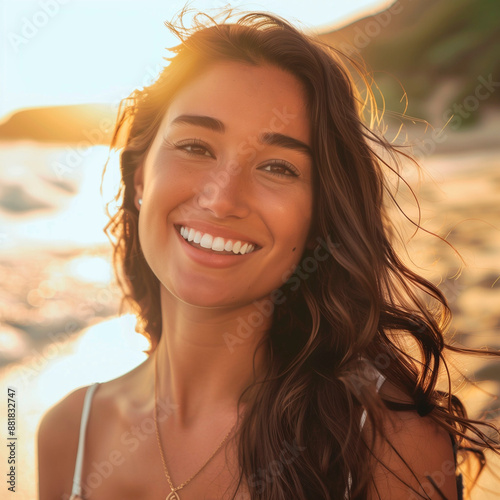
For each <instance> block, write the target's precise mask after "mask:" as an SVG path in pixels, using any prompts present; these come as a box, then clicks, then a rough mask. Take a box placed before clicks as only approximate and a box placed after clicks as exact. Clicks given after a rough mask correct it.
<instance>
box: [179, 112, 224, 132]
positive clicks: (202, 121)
mask: <svg viewBox="0 0 500 500" xmlns="http://www.w3.org/2000/svg"><path fill="white" fill-rule="evenodd" d="M180 124H186V125H196V126H198V127H205V128H208V129H210V130H213V131H214V132H220V133H224V132H225V131H226V127H225V126H224V124H223V123H222V122H221V121H220V120H217V119H216V118H212V117H211V116H201V115H179V116H177V117H176V118H174V119H173V120H172V122H171V123H170V125H180Z"/></svg>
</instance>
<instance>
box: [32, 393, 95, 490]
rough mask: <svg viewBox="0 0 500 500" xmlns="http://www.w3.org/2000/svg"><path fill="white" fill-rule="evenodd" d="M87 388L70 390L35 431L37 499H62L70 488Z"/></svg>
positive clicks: (46, 414) (48, 412)
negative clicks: (38, 496)
mask: <svg viewBox="0 0 500 500" xmlns="http://www.w3.org/2000/svg"><path fill="white" fill-rule="evenodd" d="M87 389H88V387H87V386H86V387H81V388H79V389H76V390H74V391H72V392H71V393H69V394H68V395H67V396H65V397H64V398H63V399H62V400H60V401H59V402H58V403H56V404H55V405H54V406H52V407H51V408H50V409H49V410H48V411H47V412H45V414H44V416H43V417H42V419H41V421H40V423H39V425H38V430H37V448H38V450H37V455H38V480H39V494H40V500H43V499H44V498H47V499H48V498H61V497H62V495H63V494H64V493H65V492H67V491H68V488H69V490H70V489H71V482H72V477H73V473H74V467H75V461H76V452H77V449H78V438H79V432H80V421H81V416H82V409H83V400H84V398H85V393H86V392H87Z"/></svg>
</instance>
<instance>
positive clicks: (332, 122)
mask: <svg viewBox="0 0 500 500" xmlns="http://www.w3.org/2000/svg"><path fill="white" fill-rule="evenodd" d="M183 15H184V11H183V12H182V13H181V14H180V15H179V17H178V18H177V19H176V20H175V21H174V22H170V23H166V24H167V26H168V28H169V29H170V30H171V31H172V32H173V33H175V34H176V35H177V36H178V37H179V39H180V41H181V43H180V44H179V45H177V46H176V47H174V48H172V49H170V50H171V51H172V52H173V53H174V55H173V56H172V57H170V58H167V60H168V61H169V62H168V64H167V65H166V67H165V68H164V69H163V71H162V72H161V74H160V75H159V77H158V79H157V80H156V81H155V82H154V83H152V84H151V85H149V86H147V87H145V88H143V89H140V90H136V91H134V92H133V94H132V95H131V96H130V97H129V98H128V99H126V100H125V101H124V102H123V103H122V106H121V108H120V111H119V117H118V121H117V125H116V129H115V132H114V137H113V141H112V148H115V149H119V148H122V151H121V155H120V168H121V178H122V183H121V187H120V191H119V193H118V194H117V196H116V200H117V201H119V208H118V210H117V212H116V213H115V214H114V215H112V216H111V220H110V222H109V223H108V224H107V226H106V228H105V230H106V231H107V233H108V235H109V236H110V239H111V240H112V243H113V246H114V264H115V271H116V274H117V277H118V280H119V283H120V286H121V288H122V290H123V294H124V304H126V305H128V306H129V307H130V308H132V310H133V311H134V312H135V313H136V315H137V318H138V322H137V328H136V329H137V331H138V332H140V333H142V334H144V335H145V336H146V337H147V338H148V339H149V342H150V349H149V350H148V351H147V352H148V354H151V353H152V352H153V351H154V349H155V348H156V346H157V344H158V341H159V339H160V336H161V328H162V318H161V308H160V300H159V297H160V291H159V281H158V279H157V277H156V276H155V275H154V274H153V272H152V270H151V269H150V267H149V266H148V263H147V262H146V260H145V258H144V256H143V254H142V252H141V247H140V242H139V238H138V231H137V228H138V211H137V208H136V206H135V204H134V195H135V192H134V183H133V177H134V172H135V170H136V168H137V167H138V165H139V164H140V162H141V161H142V160H143V159H144V157H145V155H146V153H147V150H148V147H149V146H150V144H151V143H152V141H153V138H154V137H155V135H156V133H157V131H158V127H159V124H160V122H161V119H162V117H163V116H164V113H165V111H166V109H167V108H168V106H169V104H170V103H171V102H172V99H173V98H174V97H175V95H176V93H177V92H178V91H179V89H181V88H182V87H183V86H184V85H185V84H186V83H187V82H189V81H190V79H192V78H194V77H195V76H196V75H199V74H200V73H201V72H203V71H204V70H205V69H206V68H209V67H210V66H212V65H213V64H215V63H217V62H219V61H237V62H243V63H247V64H250V65H260V64H264V63H267V64H272V65H275V66H277V67H278V68H282V69H284V70H286V71H288V72H289V73H291V74H292V75H294V76H295V77H296V78H297V79H298V80H299V81H300V82H302V83H303V85H304V87H305V89H306V92H307V100H308V101H307V105H308V112H309V117H310V123H312V124H313V129H312V136H311V137H312V143H311V149H312V151H313V161H314V169H313V170H314V172H313V196H314V207H313V221H314V222H313V228H312V230H313V234H314V235H315V237H316V241H317V242H318V244H320V243H322V244H323V246H326V247H327V248H328V250H329V257H328V258H327V259H322V260H319V259H318V258H316V257H315V254H314V249H309V248H308V249H306V250H305V251H304V254H303V256H302V260H301V263H302V264H301V265H303V269H306V270H309V271H308V272H307V273H306V275H305V277H304V271H303V270H302V274H301V275H299V274H297V272H295V273H294V274H293V275H292V276H290V278H289V279H288V281H287V282H286V283H284V284H283V286H282V287H281V289H280V290H281V291H282V293H283V296H284V297H285V298H286V300H282V301H280V303H279V304H278V303H276V304H275V308H274V312H273V322H272V326H271V328H270V330H269V332H268V335H267V336H266V337H265V338H264V339H263V341H262V343H261V345H260V346H259V348H264V349H267V351H268V352H269V359H270V362H269V367H268V372H267V373H266V375H265V378H264V379H263V380H260V381H259V382H258V383H256V384H254V385H253V386H252V387H249V388H248V389H247V391H248V393H247V394H250V393H252V395H253V396H252V397H253V398H254V401H256V404H253V405H251V406H250V408H249V409H248V410H247V411H246V413H245V414H244V417H243V419H242V421H241V423H240V426H239V429H240V431H239V435H238V438H239V441H238V450H239V466H240V477H239V481H240V482H242V481H245V482H246V484H248V488H249V491H250V494H251V498H252V499H267V500H271V499H272V500H284V499H290V498H294V499H304V500H305V499H309V500H311V499H313V500H319V499H341V498H344V495H345V493H346V492H348V497H349V498H352V499H362V498H366V497H367V495H368V491H369V489H370V488H371V482H372V471H373V456H372V452H371V450H373V446H374V443H375V439H376V436H380V435H382V434H383V432H382V431H381V429H382V422H381V413H380V410H381V404H382V403H384V404H385V405H386V407H389V409H391V410H408V409H414V410H415V411H417V412H418V413H419V414H420V415H422V416H423V415H428V416H429V417H430V418H431V419H432V420H433V421H434V422H436V423H437V424H438V425H439V426H441V427H442V428H444V429H446V431H447V432H448V433H449V434H450V436H451V438H452V441H453V443H454V446H455V450H456V451H458V453H459V455H463V456H464V457H465V458H467V457H469V459H470V458H471V456H472V457H473V456H476V457H477V458H478V459H479V462H480V468H481V467H482V465H483V464H484V453H483V451H482V450H483V449H485V448H490V449H496V448H497V447H498V440H497V434H496V431H495V429H494V428H493V426H490V427H488V425H489V424H484V423H483V424H481V422H477V421H472V420H470V419H468V418H467V414H466V411H465V409H464V406H463V405H462V403H461V402H460V401H459V399H457V397H456V396H454V395H453V394H452V390H451V381H450V376H449V374H448V375H447V379H446V380H447V381H448V388H449V389H448V390H447V391H444V390H438V388H437V383H438V377H439V376H440V374H441V373H442V372H443V371H444V373H445V374H447V372H448V369H447V366H446V362H445V359H444V356H443V353H444V351H445V350H446V349H452V350H455V351H462V349H461V348H459V347H456V346H451V345H448V344H446V342H445V340H444V333H445V331H446V330H447V328H448V324H449V321H450V310H449V307H448V305H447V302H446V299H445V297H444V296H443V294H442V293H441V291H440V290H439V289H438V288H437V287H436V286H434V285H433V284H432V283H430V282H429V281H427V280H425V279H424V278H422V277H421V276H419V275H418V274H416V273H415V272H413V271H412V270H410V269H409V268H408V267H406V266H405V265H404V264H403V262H402V260H401V259H400V258H399V257H398V255H397V254H396V252H395V250H394V241H393V239H394V231H393V227H392V223H391V220H390V219H389V217H388V215H387V204H386V203H385V202H386V200H390V199H391V197H392V196H393V195H392V194H391V188H390V187H389V185H388V182H387V174H391V175H393V174H396V175H399V173H398V172H399V170H398V167H397V165H398V157H400V155H401V154H403V155H405V154H404V153H401V152H400V150H397V149H396V148H395V147H393V146H392V145H391V144H390V143H388V142H387V141H386V140H385V139H384V138H383V137H379V136H378V135H377V134H375V133H374V132H373V131H372V130H371V128H370V126H369V124H365V122H366V115H367V110H368V112H372V113H374V112H376V105H375V100H374V97H373V94H372V93H371V92H370V91H369V87H370V82H369V81H368V79H367V78H365V77H364V76H363V71H360V75H361V77H362V78H364V80H361V81H362V82H363V81H364V82H365V84H366V88H367V89H368V92H365V94H363V98H362V97H361V94H360V92H359V91H358V90H357V89H356V87H355V85H354V84H353V80H352V77H351V70H352V68H353V67H357V66H358V64H357V63H356V62H355V61H352V60H349V61H348V62H347V64H346V60H347V59H346V58H345V57H344V56H343V55H342V54H341V53H340V52H339V51H337V50H335V49H334V48H331V47H329V46H327V45H325V44H323V43H322V42H320V41H318V40H316V39H315V38H314V37H311V36H309V35H306V34H304V33H303V32H301V31H299V30H298V29H296V28H295V27H293V26H292V25H290V24H289V23H288V22H287V21H285V20H283V19H282V18H280V17H278V16H274V15H269V14H264V13H249V14H245V15H243V16H241V17H239V18H238V19H237V20H236V21H234V22H229V18H230V16H231V12H227V11H225V12H224V13H223V14H222V18H217V20H216V19H214V18H212V17H210V16H207V15H200V14H198V15H197V16H195V17H194V20H193V27H191V28H187V27H185V26H184V24H183ZM348 68H349V69H348ZM361 70H362V68H361ZM381 152H383V154H382V153H381ZM387 153H388V154H387ZM405 156H406V155H405ZM388 158H389V160H388ZM415 224H416V225H417V226H418V227H419V222H415ZM306 263H307V266H308V267H307V266H306ZM301 265H299V266H298V268H297V269H300V268H301ZM410 344H411V346H413V348H412V349H410V347H409V345H410ZM369 367H375V368H376V369H377V370H378V371H379V372H380V373H382V374H383V375H384V376H385V377H386V379H387V380H388V381H390V383H391V384H392V385H393V386H394V387H395V388H397V389H399V390H400V391H402V392H403V393H404V394H406V395H407V397H408V403H407V404H403V403H395V402H391V401H382V400H381V397H380V396H379V395H378V393H377V391H376V390H375V388H374V383H373V377H371V376H370V373H371V372H370V369H369ZM247 391H245V392H247ZM242 397H243V395H242ZM364 409H366V410H367V415H368V419H367V422H368V424H369V427H370V428H371V429H375V430H376V432H374V433H372V434H371V437H370V438H367V436H366V435H365V434H363V433H362V432H361V430H360V425H359V422H360V419H361V418H362V413H363V410H364ZM484 425H486V427H484ZM481 429H482V430H481ZM492 436H493V437H492ZM389 438H390V436H387V439H389ZM287 446H289V447H290V446H295V447H296V449H297V450H300V452H297V453H296V454H294V457H293V460H288V463H287V465H286V467H282V466H280V467H278V466H279V464H277V467H278V468H279V469H280V470H279V471H278V472H276V471H274V472H273V474H271V476H272V477H270V474H269V471H270V464H271V463H273V462H277V461H278V457H280V456H281V454H282V452H283V449H284V448H286V447H287ZM467 451H469V452H472V454H471V453H466V452H467ZM275 465H276V463H275ZM282 465H283V464H282ZM417 495H418V496H421V495H422V493H421V491H420V492H419V493H417ZM233 498H234V497H233Z"/></svg>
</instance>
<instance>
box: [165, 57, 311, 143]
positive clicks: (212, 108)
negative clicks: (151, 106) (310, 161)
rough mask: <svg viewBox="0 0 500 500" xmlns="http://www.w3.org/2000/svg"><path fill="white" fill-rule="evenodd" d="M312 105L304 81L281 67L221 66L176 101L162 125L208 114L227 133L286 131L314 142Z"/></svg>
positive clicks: (189, 86) (196, 80) (195, 81)
mask: <svg viewBox="0 0 500 500" xmlns="http://www.w3.org/2000/svg"><path fill="white" fill-rule="evenodd" d="M306 101H307V97H306V93H305V91H304V88H303V86H302V84H301V82H300V81H299V80H298V79H297V78H296V77H295V76H293V75H292V74H291V73H289V72H287V71H284V70H282V69H281V68H278V67H277V66H273V65H270V64H265V65H259V66H255V65H250V64H245V63H239V62H221V63H217V64H215V65H213V66H211V67H209V68H208V69H206V70H205V71H203V73H202V74H200V75H198V76H196V77H195V78H193V79H192V80H191V81H190V82H189V83H187V85H185V86H184V87H183V88H182V89H181V90H180V91H179V92H178V93H177V94H176V95H175V96H174V97H173V99H172V102H171V104H170V106H169V107H168V109H167V111H166V113H165V115H164V119H163V125H162V126H163V127H168V126H170V125H171V124H172V123H173V122H174V121H175V120H176V118H178V117H179V116H182V115H188V116H206V117H211V118H214V119H216V120H218V121H219V122H221V123H222V124H223V125H224V127H225V128H226V129H233V130H237V129H239V128H244V129H245V128H246V129H249V128H259V129H261V130H264V129H271V130H274V131H276V130H275V129H279V131H283V130H286V131H287V132H289V133H291V134H293V135H294V136H297V139H300V140H302V141H304V142H306V143H309V128H310V126H309V125H310V124H309V117H308V113H307V105H306Z"/></svg>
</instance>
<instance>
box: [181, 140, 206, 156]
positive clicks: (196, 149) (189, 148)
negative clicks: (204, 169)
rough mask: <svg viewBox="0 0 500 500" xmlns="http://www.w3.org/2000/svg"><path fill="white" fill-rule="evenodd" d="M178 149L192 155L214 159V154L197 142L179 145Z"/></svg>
mask: <svg viewBox="0 0 500 500" xmlns="http://www.w3.org/2000/svg"><path fill="white" fill-rule="evenodd" d="M176 147H177V148H178V149H182V150H183V151H186V153H189V154H191V155H195V156H208V157H209V158H212V153H210V151H209V150H208V148H207V147H206V146H204V145H203V144H201V143H199V142H197V141H192V142H185V143H182V144H177V145H176Z"/></svg>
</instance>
